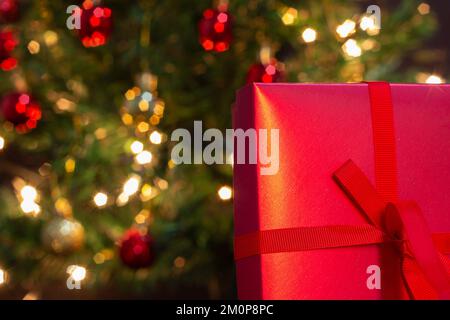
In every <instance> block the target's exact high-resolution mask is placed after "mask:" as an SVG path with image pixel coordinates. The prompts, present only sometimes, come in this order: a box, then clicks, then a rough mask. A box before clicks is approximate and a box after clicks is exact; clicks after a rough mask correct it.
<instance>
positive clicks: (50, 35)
mask: <svg viewBox="0 0 450 320" xmlns="http://www.w3.org/2000/svg"><path fill="white" fill-rule="evenodd" d="M58 40H59V39H58V34H57V33H56V32H55V31H51V30H47V31H45V32H44V41H45V44H46V45H47V46H48V47H51V46H54V45H55V44H56V43H58Z"/></svg>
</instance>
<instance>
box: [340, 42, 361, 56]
mask: <svg viewBox="0 0 450 320" xmlns="http://www.w3.org/2000/svg"><path fill="white" fill-rule="evenodd" d="M342 50H343V51H344V52H345V54H347V55H348V56H350V57H354V58H356V57H359V56H360V55H361V53H362V50H361V47H360V46H359V45H358V43H357V42H356V41H355V40H354V39H348V40H347V41H345V43H344V44H343V45H342Z"/></svg>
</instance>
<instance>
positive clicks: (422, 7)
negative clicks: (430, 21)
mask: <svg viewBox="0 0 450 320" xmlns="http://www.w3.org/2000/svg"><path fill="white" fill-rule="evenodd" d="M417 11H419V13H420V14H421V15H426V14H429V13H430V5H429V4H428V3H425V2H422V3H421V4H419V6H418V7H417Z"/></svg>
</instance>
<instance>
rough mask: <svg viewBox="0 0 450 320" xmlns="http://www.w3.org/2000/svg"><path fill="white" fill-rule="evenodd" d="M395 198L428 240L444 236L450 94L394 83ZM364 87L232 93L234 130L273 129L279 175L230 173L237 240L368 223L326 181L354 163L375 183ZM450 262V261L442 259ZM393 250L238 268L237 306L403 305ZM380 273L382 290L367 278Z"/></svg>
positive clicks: (267, 258) (306, 254)
mask: <svg viewBox="0 0 450 320" xmlns="http://www.w3.org/2000/svg"><path fill="white" fill-rule="evenodd" d="M391 92H392V103H393V117H394V119H393V124H394V127H395V144H396V165H397V176H398V177H397V178H398V197H399V198H401V199H413V200H414V201H415V202H416V203H417V205H418V206H419V207H420V208H421V209H422V210H423V215H424V217H425V220H426V223H427V225H428V228H429V229H430V231H431V232H432V233H440V232H441V233H445V232H449V231H450V196H449V194H448V190H449V186H450V86H449V85H406V84H392V85H391ZM372 116H373V115H372V113H371V105H370V96H369V90H368V85H367V84H252V85H248V86H246V87H245V88H243V89H242V90H240V91H239V92H238V95H237V101H236V106H235V108H234V128H235V129H236V128H242V129H244V130H246V129H248V128H255V129H260V128H261V129H272V128H277V129H279V134H280V139H279V171H278V173H277V174H276V175H260V165H259V164H237V163H236V159H235V165H234V179H235V180H234V190H235V191H234V192H235V196H234V203H235V235H236V236H237V237H239V236H242V235H246V234H249V233H252V232H255V231H263V230H274V229H283V228H298V227H320V226H330V225H352V226H355V225H356V226H366V225H367V223H368V222H367V219H366V218H365V217H364V215H362V214H361V212H360V211H359V210H358V209H357V208H356V207H355V205H354V203H352V201H350V199H349V198H348V197H347V196H346V195H345V194H344V193H343V192H342V190H341V189H340V188H339V186H338V185H337V184H336V182H335V181H334V180H333V179H332V176H333V174H334V172H335V171H336V170H337V169H338V168H339V167H341V166H342V164H344V163H345V162H346V161H348V160H349V159H352V160H353V161H354V162H355V163H357V164H358V167H359V168H360V169H361V171H363V172H364V174H365V175H366V176H367V178H368V179H369V181H370V182H371V183H372V184H374V185H375V171H374V170H375V160H374V158H375V157H374V136H373V128H372ZM447 254H448V253H447ZM400 260H401V257H400V255H399V254H398V248H397V247H396V245H395V244H393V243H389V242H386V243H382V244H369V245H361V246H352V247H342V248H323V249H317V250H307V251H296V252H279V253H270V254H261V255H256V256H250V257H245V258H242V259H238V260H237V261H236V270H237V284H238V295H239V298H241V299H408V298H410V295H409V294H408V289H407V287H406V286H405V283H404V280H403V274H402V268H401V261H400ZM370 265H378V266H380V268H381V289H369V288H368V287H367V278H368V277H369V274H367V272H366V270H367V268H368V266H370Z"/></svg>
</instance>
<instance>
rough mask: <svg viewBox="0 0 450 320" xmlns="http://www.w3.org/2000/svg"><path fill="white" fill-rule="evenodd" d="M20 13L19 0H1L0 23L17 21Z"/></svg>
mask: <svg viewBox="0 0 450 320" xmlns="http://www.w3.org/2000/svg"><path fill="white" fill-rule="evenodd" d="M19 13H20V12H19V1H18V0H0V23H9V22H15V21H17V20H18V19H19Z"/></svg>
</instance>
